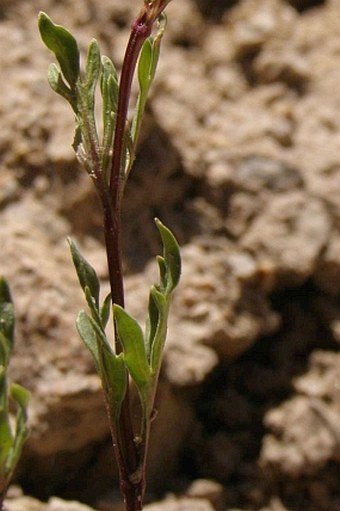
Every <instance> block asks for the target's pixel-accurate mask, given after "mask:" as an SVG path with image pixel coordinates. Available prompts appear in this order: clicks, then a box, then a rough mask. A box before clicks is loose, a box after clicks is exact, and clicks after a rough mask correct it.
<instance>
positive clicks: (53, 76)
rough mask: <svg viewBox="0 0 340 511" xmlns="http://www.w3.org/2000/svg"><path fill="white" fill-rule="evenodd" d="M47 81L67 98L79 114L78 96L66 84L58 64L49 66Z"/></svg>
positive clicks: (53, 88)
mask: <svg viewBox="0 0 340 511" xmlns="http://www.w3.org/2000/svg"><path fill="white" fill-rule="evenodd" d="M47 79H48V83H49V84H50V87H51V89H52V90H54V91H55V92H56V93H57V94H59V95H60V96H62V97H63V98H65V99H66V100H67V101H68V102H69V103H70V105H71V107H72V109H73V111H74V113H75V114H77V113H78V109H77V99H76V95H75V93H74V92H73V91H72V90H71V89H70V88H69V87H68V86H67V85H66V83H65V82H64V80H63V77H62V75H61V72H60V70H59V68H58V66H57V65H56V64H54V63H52V64H50V65H49V67H48V73H47Z"/></svg>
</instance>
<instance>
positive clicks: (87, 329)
mask: <svg viewBox="0 0 340 511" xmlns="http://www.w3.org/2000/svg"><path fill="white" fill-rule="evenodd" d="M76 327H77V331H78V334H79V336H80V338H81V340H82V341H83V343H84V344H85V346H86V347H87V349H88V350H89V352H90V353H91V355H92V357H93V360H94V363H95V366H96V370H97V373H98V374H100V357H99V348H98V342H97V336H96V332H95V330H94V328H93V325H92V323H91V321H90V318H89V316H88V314H86V312H84V311H80V312H79V314H78V317H77V319H76Z"/></svg>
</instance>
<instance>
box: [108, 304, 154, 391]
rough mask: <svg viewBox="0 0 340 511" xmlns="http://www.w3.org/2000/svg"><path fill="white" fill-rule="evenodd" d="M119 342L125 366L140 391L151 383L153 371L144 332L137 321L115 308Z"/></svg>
mask: <svg viewBox="0 0 340 511" xmlns="http://www.w3.org/2000/svg"><path fill="white" fill-rule="evenodd" d="M113 312H114V318H115V321H116V325H117V331H118V337H119V341H120V342H121V343H122V345H123V349H124V359H125V364H126V366H127V368H128V370H129V372H130V374H131V377H132V379H133V380H134V382H135V383H136V385H137V388H138V389H139V390H140V391H143V388H145V386H147V385H148V384H149V383H150V378H151V371H150V367H149V364H148V360H147V357H146V352H145V346H144V338H143V332H142V330H141V328H140V326H139V324H138V323H137V321H136V320H135V319H133V318H132V317H131V316H130V315H129V314H128V313H127V312H126V311H125V310H124V309H123V308H122V307H120V306H119V305H117V304H114V306H113Z"/></svg>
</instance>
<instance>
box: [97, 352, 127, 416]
mask: <svg viewBox="0 0 340 511" xmlns="http://www.w3.org/2000/svg"><path fill="white" fill-rule="evenodd" d="M102 384H103V388H104V390H105V394H106V396H107V400H108V403H109V406H110V410H111V414H113V416H114V418H115V420H117V419H118V417H119V416H120V408H121V404H122V402H123V400H124V397H125V394H126V390H127V386H128V378H127V371H126V367H125V362H124V355H123V353H120V354H119V355H115V354H114V353H113V352H112V351H111V350H110V349H108V348H104V349H103V351H102Z"/></svg>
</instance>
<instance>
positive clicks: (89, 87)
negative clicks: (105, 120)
mask: <svg viewBox="0 0 340 511" xmlns="http://www.w3.org/2000/svg"><path fill="white" fill-rule="evenodd" d="M100 70H101V60H100V49H99V45H98V43H97V41H96V40H95V39H92V41H91V42H90V44H89V47H88V51H87V58H86V70H85V83H84V86H85V89H86V91H87V97H88V106H89V109H90V111H92V110H93V108H94V94H95V91H96V85H97V82H98V79H99V76H100Z"/></svg>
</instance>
